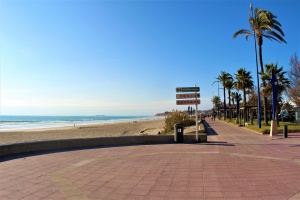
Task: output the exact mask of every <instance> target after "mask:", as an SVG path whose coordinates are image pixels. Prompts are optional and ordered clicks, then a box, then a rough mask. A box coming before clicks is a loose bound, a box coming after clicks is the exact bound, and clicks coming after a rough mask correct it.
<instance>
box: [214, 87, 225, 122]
mask: <svg viewBox="0 0 300 200" xmlns="http://www.w3.org/2000/svg"><path fill="white" fill-rule="evenodd" d="M215 82H218V97H219V103H218V119H219V120H220V93H219V89H223V88H220V87H219V83H220V81H214V82H213V84H212V85H214V83H215Z"/></svg>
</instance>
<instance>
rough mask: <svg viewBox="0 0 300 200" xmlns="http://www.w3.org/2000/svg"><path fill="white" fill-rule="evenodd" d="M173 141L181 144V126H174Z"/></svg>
mask: <svg viewBox="0 0 300 200" xmlns="http://www.w3.org/2000/svg"><path fill="white" fill-rule="evenodd" d="M174 141H175V142H177V143H183V124H175V125H174Z"/></svg>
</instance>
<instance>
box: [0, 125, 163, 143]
mask: <svg viewBox="0 0 300 200" xmlns="http://www.w3.org/2000/svg"><path fill="white" fill-rule="evenodd" d="M163 126H164V119H158V120H145V121H131V122H120V123H109V124H99V125H82V126H75V127H74V126H72V127H62V128H51V129H33V130H21V131H0V144H11V143H19V142H32V141H42V140H57V139H69V138H95V137H111V136H115V137H117V136H127V135H156V134H158V132H159V131H162V129H163Z"/></svg>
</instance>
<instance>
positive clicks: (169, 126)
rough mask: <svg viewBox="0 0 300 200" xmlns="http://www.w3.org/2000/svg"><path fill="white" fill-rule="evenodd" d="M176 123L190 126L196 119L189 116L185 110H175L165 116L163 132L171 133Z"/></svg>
mask: <svg viewBox="0 0 300 200" xmlns="http://www.w3.org/2000/svg"><path fill="white" fill-rule="evenodd" d="M177 123H180V124H183V125H184V126H192V125H195V124H196V121H195V119H192V118H190V117H189V116H188V113H187V112H182V111H178V110H175V111H172V112H171V113H169V114H168V115H167V116H166V118H165V125H164V130H163V132H164V133H173V130H174V125H175V124H177Z"/></svg>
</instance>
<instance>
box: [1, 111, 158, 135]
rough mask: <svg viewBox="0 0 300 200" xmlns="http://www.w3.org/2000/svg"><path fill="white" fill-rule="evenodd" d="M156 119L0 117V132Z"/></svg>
mask: <svg viewBox="0 0 300 200" xmlns="http://www.w3.org/2000/svg"><path fill="white" fill-rule="evenodd" d="M148 119H157V117H154V116H102V115H101V116H5V115H0V131H7V130H26V129H39V128H56V127H65V126H74V124H75V126H76V125H89V124H105V123H114V122H126V121H136V120H148Z"/></svg>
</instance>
